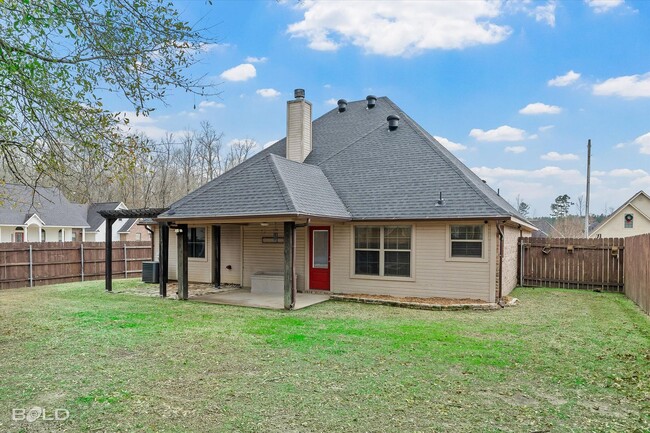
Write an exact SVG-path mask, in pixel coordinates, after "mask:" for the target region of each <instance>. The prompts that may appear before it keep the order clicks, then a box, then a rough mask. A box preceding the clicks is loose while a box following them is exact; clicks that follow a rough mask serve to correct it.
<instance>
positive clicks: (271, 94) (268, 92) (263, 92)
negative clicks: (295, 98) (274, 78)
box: [255, 89, 281, 98]
mask: <svg viewBox="0 0 650 433" xmlns="http://www.w3.org/2000/svg"><path fill="white" fill-rule="evenodd" d="M255 93H257V94H258V95H260V96H261V97H263V98H277V97H278V96H280V95H281V93H280V92H278V91H277V90H275V89H257V90H256V91H255Z"/></svg>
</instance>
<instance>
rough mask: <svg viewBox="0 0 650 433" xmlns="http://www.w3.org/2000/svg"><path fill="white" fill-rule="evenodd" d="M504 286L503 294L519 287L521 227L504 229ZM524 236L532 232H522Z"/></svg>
mask: <svg viewBox="0 0 650 433" xmlns="http://www.w3.org/2000/svg"><path fill="white" fill-rule="evenodd" d="M503 235H504V236H503V250H504V255H503V277H502V281H503V288H502V290H501V296H506V295H507V294H509V293H510V292H512V289H514V288H515V287H517V260H518V258H519V254H518V249H519V247H518V239H519V229H518V228H516V227H509V226H506V227H504V229H503ZM522 236H530V232H524V233H522Z"/></svg>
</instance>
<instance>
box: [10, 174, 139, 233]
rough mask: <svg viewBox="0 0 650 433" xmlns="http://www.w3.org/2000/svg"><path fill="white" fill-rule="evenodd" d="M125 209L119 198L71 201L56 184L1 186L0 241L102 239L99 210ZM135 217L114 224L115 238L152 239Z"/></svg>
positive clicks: (103, 225)
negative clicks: (83, 202) (81, 201)
mask: <svg viewBox="0 0 650 433" xmlns="http://www.w3.org/2000/svg"><path fill="white" fill-rule="evenodd" d="M116 209H127V207H126V205H125V204H124V203H121V202H107V203H93V204H90V205H85V204H77V203H70V202H69V201H68V200H67V199H66V198H65V196H64V195H63V194H62V193H61V192H60V191H59V190H58V189H57V188H46V187H40V186H39V187H37V188H36V190H35V191H34V190H33V189H32V188H30V187H27V186H23V185H15V184H5V185H2V186H0V242H70V241H77V242H78V241H87V242H95V241H96V242H104V240H105V239H106V237H105V236H106V221H105V219H104V217H102V216H101V215H99V213H98V212H99V211H101V210H116ZM137 222H138V220H135V219H133V220H131V219H120V220H117V221H116V222H115V224H113V239H114V240H115V241H124V240H129V241H135V240H143V241H145V240H146V241H149V240H151V235H150V233H149V232H148V231H147V230H146V228H145V227H144V226H142V225H138V224H137Z"/></svg>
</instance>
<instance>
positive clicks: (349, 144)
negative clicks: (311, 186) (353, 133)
mask: <svg viewBox="0 0 650 433" xmlns="http://www.w3.org/2000/svg"><path fill="white" fill-rule="evenodd" d="M383 124H384V122H382V123H381V124H379V125H377V127H376V128H374V129H371V130H370V131H368V132H367V133H365V134H363V135H362V136H360V137H359V138H357V139H356V140H353V141H351V142H350V143H348V144H346V145H345V146H343V147H342V148H341V149H339V150H338V151H336V152H334V153H333V154H331V155H329V156H328V157H327V158H325V159H323V160H322V161H319V163H318V165H317V167H320V166H321V165H323V164H325V163H326V162H327V161H329V160H330V159H332V158H334V157H335V156H336V155H338V154H339V153H341V152H343V151H344V150H347V149H348V148H350V147H351V146H352V145H354V144H356V143H357V142H359V141H360V140H361V139H363V138H366V137H367V136H368V135H370V134H372V133H373V132H375V131H376V130H378V129H379V128H381V125H383Z"/></svg>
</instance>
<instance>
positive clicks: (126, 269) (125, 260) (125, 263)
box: [124, 243, 129, 278]
mask: <svg viewBox="0 0 650 433" xmlns="http://www.w3.org/2000/svg"><path fill="white" fill-rule="evenodd" d="M126 251H127V249H126V243H125V244H124V278H129V271H128V269H129V262H128V260H127V259H126Z"/></svg>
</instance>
